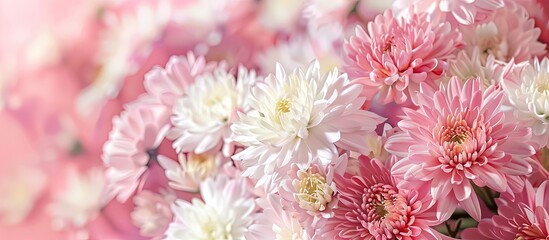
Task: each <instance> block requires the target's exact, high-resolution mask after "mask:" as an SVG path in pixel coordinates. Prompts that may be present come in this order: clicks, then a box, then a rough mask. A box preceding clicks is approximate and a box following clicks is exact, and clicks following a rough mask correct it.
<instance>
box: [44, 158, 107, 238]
mask: <svg viewBox="0 0 549 240" xmlns="http://www.w3.org/2000/svg"><path fill="white" fill-rule="evenodd" d="M64 182H65V183H66V184H67V186H66V187H64V188H63V189H61V191H59V192H57V193H55V194H54V196H53V202H52V203H51V205H50V209H49V210H50V213H51V216H52V219H53V227H54V228H55V229H58V230H67V229H75V230H78V229H81V228H83V227H84V226H85V225H86V224H87V223H88V222H89V221H91V220H93V219H94V218H95V217H96V216H97V215H98V214H99V210H100V209H101V208H102V207H103V206H104V205H105V204H106V202H107V198H106V188H105V187H106V181H105V176H104V174H103V170H102V169H100V168H94V169H91V170H89V172H87V173H79V172H78V170H76V169H70V170H69V172H68V173H67V176H66V179H65V181H64Z"/></svg>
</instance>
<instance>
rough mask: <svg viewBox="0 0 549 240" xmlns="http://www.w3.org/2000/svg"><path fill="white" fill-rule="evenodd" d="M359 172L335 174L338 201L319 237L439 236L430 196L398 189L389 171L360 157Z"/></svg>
mask: <svg viewBox="0 0 549 240" xmlns="http://www.w3.org/2000/svg"><path fill="white" fill-rule="evenodd" d="M362 160H363V161H361V164H360V175H356V176H350V175H344V176H341V175H337V176H336V177H335V182H336V184H337V188H338V191H339V204H338V206H337V208H335V209H334V213H335V214H334V217H333V218H331V219H328V220H327V223H326V225H325V226H324V227H323V228H322V229H321V231H322V232H324V234H322V237H323V239H372V240H373V239H440V238H439V237H440V236H441V235H440V234H439V233H438V232H437V231H435V230H433V229H431V228H430V226H434V225H437V224H439V221H438V220H436V218H435V217H434V215H435V214H434V212H433V209H434V208H433V207H432V203H433V202H432V201H431V200H432V199H431V198H430V197H429V196H428V195H426V194H423V195H421V194H419V193H418V192H417V191H415V190H412V191H409V192H406V191H403V190H399V188H397V182H396V180H395V179H394V178H393V177H392V176H391V174H390V173H389V170H388V169H386V168H384V167H383V165H382V163H380V162H379V161H377V160H375V159H374V160H367V159H362Z"/></svg>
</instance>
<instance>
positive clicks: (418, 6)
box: [393, 0, 505, 25]
mask: <svg viewBox="0 0 549 240" xmlns="http://www.w3.org/2000/svg"><path fill="white" fill-rule="evenodd" d="M503 6H505V1H504V0H396V1H395V2H394V3H393V7H394V8H395V9H399V10H401V11H408V9H409V8H410V7H413V10H414V12H417V13H421V12H426V13H430V14H438V13H449V14H451V15H450V16H451V17H453V18H454V19H455V20H456V21H457V22H458V23H460V24H464V25H471V24H473V23H475V22H478V21H480V20H483V19H485V18H486V17H487V15H489V14H490V13H491V12H493V11H494V10H496V9H498V8H502V7H503Z"/></svg>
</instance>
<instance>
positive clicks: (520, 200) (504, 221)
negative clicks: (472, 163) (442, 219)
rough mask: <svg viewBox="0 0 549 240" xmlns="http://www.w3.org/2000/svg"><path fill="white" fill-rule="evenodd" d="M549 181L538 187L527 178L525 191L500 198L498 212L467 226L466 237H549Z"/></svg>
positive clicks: (527, 238) (476, 238)
mask: <svg viewBox="0 0 549 240" xmlns="http://www.w3.org/2000/svg"><path fill="white" fill-rule="evenodd" d="M548 183H549V182H548V181H545V182H543V183H542V184H541V185H540V186H539V188H537V189H536V188H534V187H532V185H531V184H530V183H529V182H526V185H525V189H524V191H522V192H521V193H518V194H516V195H515V196H514V197H511V196H510V195H508V194H503V195H502V196H501V197H500V198H498V199H496V204H497V205H498V214H497V215H495V216H493V217H492V218H490V219H483V220H482V221H481V222H480V223H479V224H478V226H477V228H469V229H466V230H465V231H464V232H463V234H462V238H463V239H471V240H473V239H474V240H487V239H498V240H499V239H520V240H522V239H524V240H534V239H549V211H548V210H549V184H548Z"/></svg>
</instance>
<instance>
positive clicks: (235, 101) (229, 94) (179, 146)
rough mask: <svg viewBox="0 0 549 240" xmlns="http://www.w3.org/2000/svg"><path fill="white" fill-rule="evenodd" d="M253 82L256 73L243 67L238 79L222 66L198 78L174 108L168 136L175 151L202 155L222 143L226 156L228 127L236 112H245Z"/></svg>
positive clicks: (228, 138)
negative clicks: (172, 140) (172, 141)
mask: <svg viewBox="0 0 549 240" xmlns="http://www.w3.org/2000/svg"><path fill="white" fill-rule="evenodd" d="M255 81H256V75H255V72H254V71H253V70H252V71H248V70H247V69H245V68H244V67H242V66H241V67H239V69H238V77H237V78H235V77H234V76H233V75H232V74H230V73H229V72H227V70H226V69H225V68H222V67H220V68H216V69H215V70H214V71H213V72H211V73H203V74H202V75H199V76H197V77H196V80H195V82H194V83H193V84H191V85H189V86H188V88H187V89H186V91H185V95H183V96H182V97H180V98H179V99H178V100H177V103H176V105H175V106H174V108H173V113H174V116H173V117H172V123H173V128H172V129H171V130H170V133H169V135H168V137H169V138H170V139H175V141H174V143H173V146H174V148H175V149H176V151H177V152H194V153H197V154H202V153H204V152H206V151H209V150H212V149H214V148H216V147H217V146H220V144H223V145H224V147H225V148H227V150H226V153H227V154H228V153H229V152H230V151H229V150H228V149H229V148H230V144H231V143H232V142H231V139H230V137H231V130H230V125H231V123H232V122H233V121H234V118H235V117H236V111H243V112H245V111H247V104H246V103H247V102H246V100H247V95H248V92H249V88H250V87H251V85H252V84H253V83H254V82H255Z"/></svg>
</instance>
